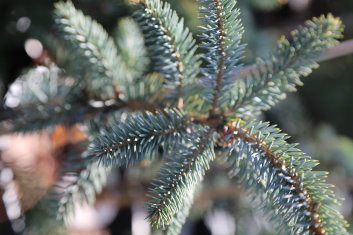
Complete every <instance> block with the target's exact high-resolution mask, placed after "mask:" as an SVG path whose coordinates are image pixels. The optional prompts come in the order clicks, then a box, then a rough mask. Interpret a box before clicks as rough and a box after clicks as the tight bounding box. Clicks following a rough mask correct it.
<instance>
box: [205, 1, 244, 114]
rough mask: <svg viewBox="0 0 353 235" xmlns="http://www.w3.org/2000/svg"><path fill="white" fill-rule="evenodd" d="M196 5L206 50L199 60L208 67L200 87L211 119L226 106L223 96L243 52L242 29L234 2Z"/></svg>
mask: <svg viewBox="0 0 353 235" xmlns="http://www.w3.org/2000/svg"><path fill="white" fill-rule="evenodd" d="M199 3H200V13H201V14H202V17H201V20H202V21H204V22H205V23H206V26H203V27H201V33H202V34H201V35H200V38H201V40H202V41H201V48H203V49H205V50H206V53H205V54H204V55H203V56H202V58H203V59H204V60H205V62H206V64H207V65H206V67H204V68H202V73H203V75H204V78H203V79H202V80H201V83H202V85H203V86H204V89H205V92H204V93H205V102H207V103H210V106H211V107H210V114H211V115H214V114H215V113H216V109H217V108H218V107H219V106H223V107H224V106H227V105H228V104H227V100H224V96H223V94H224V93H227V91H228V90H229V89H231V83H232V82H231V80H232V79H231V78H232V75H231V74H232V73H234V68H235V65H236V64H237V63H238V62H239V60H240V58H241V55H242V51H243V49H244V46H243V45H240V40H241V37H242V34H243V27H242V25H241V22H240V20H239V19H238V15H239V12H238V10H236V9H235V4H236V1H235V0H199ZM232 71H233V72H232ZM233 76H234V75H233ZM224 102H225V103H224Z"/></svg>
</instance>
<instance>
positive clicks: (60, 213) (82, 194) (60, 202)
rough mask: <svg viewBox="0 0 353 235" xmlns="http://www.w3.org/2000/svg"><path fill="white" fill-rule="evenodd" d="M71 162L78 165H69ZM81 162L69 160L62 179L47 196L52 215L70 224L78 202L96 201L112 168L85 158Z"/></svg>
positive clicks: (91, 202)
mask: <svg viewBox="0 0 353 235" xmlns="http://www.w3.org/2000/svg"><path fill="white" fill-rule="evenodd" d="M76 161H78V159H76ZM69 163H71V164H73V165H75V166H76V167H74V168H73V167H72V166H71V167H70V166H68V164H69ZM80 163H81V164H78V162H74V161H68V162H67V164H66V168H64V171H63V172H62V173H61V177H60V179H59V180H58V181H57V182H56V184H55V185H54V186H53V187H52V188H51V189H50V191H49V192H48V195H47V196H46V198H45V200H47V201H48V204H49V205H50V207H51V211H52V213H53V214H52V215H51V216H53V217H55V218H56V219H57V220H60V221H63V222H64V223H65V224H69V223H70V220H72V218H73V216H74V215H75V209H76V206H77V204H76V203H79V204H80V205H84V204H85V203H88V204H90V205H92V204H93V203H94V202H95V200H96V194H98V193H100V192H101V191H102V189H103V187H104V185H105V184H106V180H107V176H108V174H109V173H110V171H111V169H112V168H111V167H110V166H103V165H101V164H99V163H98V162H95V161H91V160H89V159H84V158H82V159H80ZM75 168H76V169H75Z"/></svg>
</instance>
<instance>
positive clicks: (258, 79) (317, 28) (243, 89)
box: [231, 14, 343, 117]
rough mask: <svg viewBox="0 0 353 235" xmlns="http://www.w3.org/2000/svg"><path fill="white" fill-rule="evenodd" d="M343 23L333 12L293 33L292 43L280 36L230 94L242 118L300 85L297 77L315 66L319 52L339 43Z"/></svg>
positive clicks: (272, 104) (263, 107)
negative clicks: (265, 55) (275, 43)
mask: <svg viewBox="0 0 353 235" xmlns="http://www.w3.org/2000/svg"><path fill="white" fill-rule="evenodd" d="M342 29H343V27H342V22H341V21H340V20H339V19H337V18H334V17H333V16H332V15H330V14H329V15H327V16H321V17H319V18H314V19H313V20H312V21H307V22H306V24H305V26H304V27H299V29H298V30H295V31H293V32H292V38H293V39H292V42H290V41H289V40H288V39H286V38H285V37H282V38H281V39H280V40H279V41H278V42H277V47H276V48H275V50H274V52H273V53H272V55H271V56H270V59H269V60H262V59H258V62H257V63H256V65H255V66H254V67H252V69H250V75H248V76H246V77H245V78H244V79H243V80H240V81H239V82H238V84H237V86H236V89H234V90H233V92H232V94H231V96H232V97H233V99H234V107H233V108H234V110H235V111H236V113H237V115H239V116H241V117H249V116H252V115H253V114H258V113H259V112H260V111H262V110H268V109H270V108H271V107H272V106H274V105H275V104H276V103H277V102H278V101H279V100H281V99H284V98H285V97H286V96H285V94H286V93H287V92H291V91H295V90H296V89H295V87H296V86H297V85H302V82H301V80H300V77H302V76H308V75H309V74H310V73H311V72H312V69H314V68H317V67H318V64H317V63H316V62H315V59H317V58H318V56H320V54H321V53H322V51H323V50H324V49H326V48H328V47H330V46H333V45H335V44H337V43H338V41H337V39H338V38H341V37H342V34H341V33H342Z"/></svg>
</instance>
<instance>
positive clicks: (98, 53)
mask: <svg viewBox="0 0 353 235" xmlns="http://www.w3.org/2000/svg"><path fill="white" fill-rule="evenodd" d="M55 8H56V10H55V22H56V25H57V27H58V28H59V30H60V32H61V33H62V36H63V38H64V39H65V40H66V41H67V43H68V46H69V47H70V48H71V50H72V52H73V53H74V54H75V56H76V57H77V58H78V59H80V61H82V62H83V64H80V68H79V69H78V70H79V73H77V74H75V77H77V78H82V75H84V78H85V80H86V83H87V86H88V88H89V89H90V91H91V92H92V93H93V95H95V96H98V97H100V98H102V99H107V98H112V97H115V96H116V93H117V90H116V89H121V90H122V91H124V88H125V86H127V84H128V83H129V82H131V81H130V78H131V76H129V73H128V72H129V71H127V70H125V69H124V66H123V61H122V59H121V58H120V56H119V55H118V50H117V48H116V46H115V44H114V41H113V39H112V38H110V37H109V35H108V34H107V32H106V31H105V30H104V29H103V27H102V26H101V25H100V24H99V23H97V22H96V21H94V20H93V19H91V18H90V17H88V16H85V15H84V14H83V13H82V12H81V11H80V10H76V8H75V7H74V5H73V4H72V2H71V1H67V2H58V3H56V4H55ZM118 86H119V88H118Z"/></svg>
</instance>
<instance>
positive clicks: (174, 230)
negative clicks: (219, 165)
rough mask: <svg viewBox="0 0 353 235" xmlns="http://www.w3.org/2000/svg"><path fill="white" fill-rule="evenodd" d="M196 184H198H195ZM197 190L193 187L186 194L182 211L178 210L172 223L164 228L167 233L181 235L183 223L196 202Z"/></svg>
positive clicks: (167, 234) (181, 207)
mask: <svg viewBox="0 0 353 235" xmlns="http://www.w3.org/2000/svg"><path fill="white" fill-rule="evenodd" d="M195 186H196V185H195ZM194 194H195V190H194V189H192V190H190V191H189V193H188V194H187V195H185V197H184V200H183V202H182V205H181V206H180V211H178V212H177V213H176V214H175V215H174V217H173V218H172V220H171V223H170V224H169V225H168V227H167V228H166V229H165V230H164V232H165V234H166V235H179V234H181V231H182V228H183V225H184V224H185V222H186V219H187V217H188V215H189V213H190V209H191V207H192V204H193V202H194Z"/></svg>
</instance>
